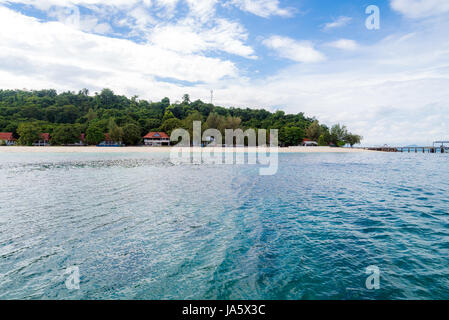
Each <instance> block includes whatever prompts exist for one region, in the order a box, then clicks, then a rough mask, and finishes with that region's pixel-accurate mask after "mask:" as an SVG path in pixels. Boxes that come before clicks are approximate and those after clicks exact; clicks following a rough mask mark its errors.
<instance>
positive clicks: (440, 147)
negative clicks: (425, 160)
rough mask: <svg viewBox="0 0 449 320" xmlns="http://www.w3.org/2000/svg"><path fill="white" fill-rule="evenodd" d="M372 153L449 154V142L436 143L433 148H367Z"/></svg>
mask: <svg viewBox="0 0 449 320" xmlns="http://www.w3.org/2000/svg"><path fill="white" fill-rule="evenodd" d="M365 149H367V150H372V151H382V152H406V153H449V141H434V142H433V144H432V146H431V147H418V146H407V147H389V146H387V145H385V146H383V147H372V148H365Z"/></svg>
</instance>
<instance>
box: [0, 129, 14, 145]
mask: <svg viewBox="0 0 449 320" xmlns="http://www.w3.org/2000/svg"><path fill="white" fill-rule="evenodd" d="M2 144H3V145H5V144H6V145H7V146H12V145H15V144H16V138H14V135H13V134H12V132H0V145H2Z"/></svg>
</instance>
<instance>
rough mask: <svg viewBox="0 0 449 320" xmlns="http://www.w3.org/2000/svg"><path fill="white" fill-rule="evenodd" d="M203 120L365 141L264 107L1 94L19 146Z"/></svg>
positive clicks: (288, 138) (287, 137) (289, 135)
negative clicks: (46, 135)
mask: <svg viewBox="0 0 449 320" xmlns="http://www.w3.org/2000/svg"><path fill="white" fill-rule="evenodd" d="M197 120H199V121H202V123H203V129H207V128H216V129H219V130H221V131H224V130H225V129H237V128H241V129H243V130H245V129H248V128H253V129H267V130H269V129H279V143H280V145H281V146H293V145H299V144H300V143H301V142H302V141H303V139H305V138H308V139H310V140H314V141H317V142H318V143H319V145H323V146H327V145H336V146H343V145H345V144H350V145H351V146H352V145H354V144H357V143H360V140H361V137H360V136H358V135H355V134H351V133H349V132H348V131H347V129H346V127H345V126H341V125H334V126H333V127H331V128H329V127H328V126H326V125H324V124H320V123H319V122H318V121H317V120H315V119H314V118H308V117H305V116H304V114H303V113H298V114H285V113H284V112H283V111H277V112H275V113H272V112H269V111H267V110H264V109H257V110H256V109H249V108H246V109H242V108H224V107H220V106H215V105H213V104H210V103H204V102H202V101H201V100H196V101H193V102H192V101H190V97H189V95H187V94H186V95H184V96H183V98H182V101H180V102H176V103H173V104H172V103H170V100H169V99H168V98H164V99H162V100H161V101H160V102H149V101H146V100H141V99H138V97H137V96H134V97H132V98H131V99H129V98H127V97H125V96H120V95H116V94H114V92H113V91H112V90H110V89H103V90H102V91H101V92H100V93H95V94H94V95H89V91H88V90H87V89H83V90H81V91H79V92H78V93H75V92H63V93H60V94H58V93H57V92H56V90H52V89H51V90H37V91H27V90H0V132H13V134H14V135H15V137H16V138H18V139H19V140H18V142H19V143H20V144H23V145H30V144H32V143H33V142H34V141H36V140H39V135H40V133H43V132H45V133H50V135H51V137H52V140H51V143H52V144H60V145H63V144H72V143H77V142H79V140H80V136H81V134H85V138H86V141H87V142H88V143H89V144H98V143H99V142H101V141H103V140H104V139H105V134H106V133H108V134H109V137H110V139H111V140H113V141H122V142H123V143H125V144H126V145H137V144H139V143H141V140H142V136H144V135H145V134H147V133H148V132H150V131H163V132H166V133H168V134H169V135H170V133H171V132H172V131H173V130H174V129H176V128H185V129H187V130H190V131H191V130H192V123H193V121H197Z"/></svg>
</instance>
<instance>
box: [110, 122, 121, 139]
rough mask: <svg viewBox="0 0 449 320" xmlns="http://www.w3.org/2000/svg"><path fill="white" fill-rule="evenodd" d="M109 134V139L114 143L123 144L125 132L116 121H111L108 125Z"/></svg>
mask: <svg viewBox="0 0 449 320" xmlns="http://www.w3.org/2000/svg"><path fill="white" fill-rule="evenodd" d="M108 130H109V131H108V133H109V138H110V139H111V140H112V141H114V142H121V141H122V139H123V130H122V128H120V127H119V126H118V125H117V124H116V123H115V121H114V119H112V118H111V119H109V123H108Z"/></svg>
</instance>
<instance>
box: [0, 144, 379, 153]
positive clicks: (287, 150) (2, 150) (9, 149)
mask: <svg viewBox="0 0 449 320" xmlns="http://www.w3.org/2000/svg"><path fill="white" fill-rule="evenodd" d="M172 148H173V147H144V146H142V147H96V146H89V147H61V146H55V147H51V146H48V147H24V146H9V147H0V153H28V152H29V153H32V152H41V153H158V152H170V151H171V150H172ZM185 149H189V150H190V151H192V152H210V151H211V149H212V150H213V151H214V152H233V151H235V152H255V151H257V150H258V148H197V147H195V148H185ZM266 150H267V149H265V148H259V151H266ZM278 152H280V153H331V152H332V153H352V152H357V153H361V152H374V151H369V150H364V149H355V148H354V149H351V148H331V147H290V148H278Z"/></svg>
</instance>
